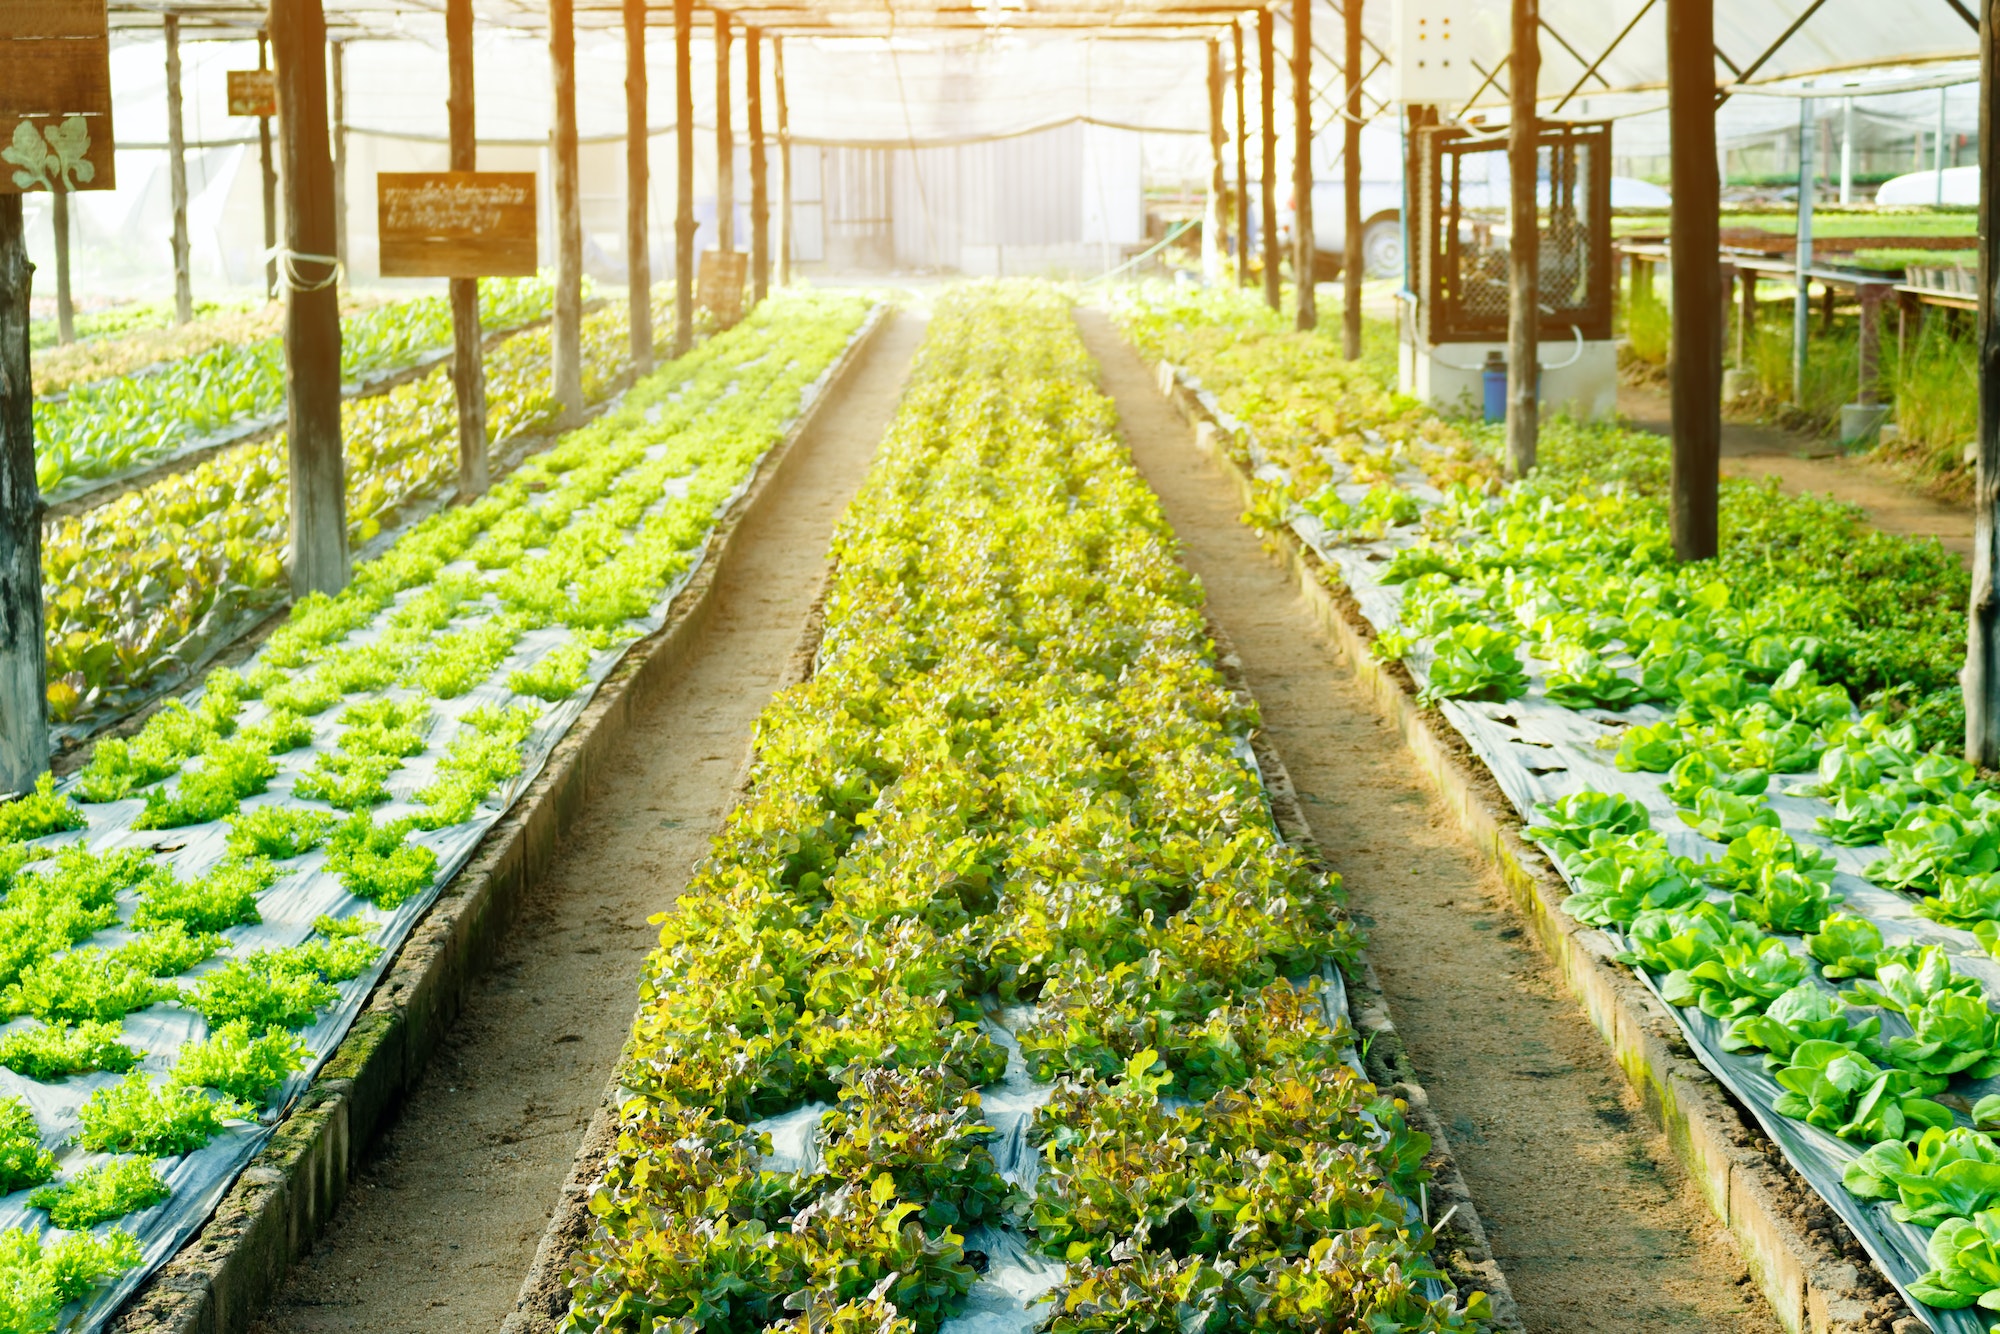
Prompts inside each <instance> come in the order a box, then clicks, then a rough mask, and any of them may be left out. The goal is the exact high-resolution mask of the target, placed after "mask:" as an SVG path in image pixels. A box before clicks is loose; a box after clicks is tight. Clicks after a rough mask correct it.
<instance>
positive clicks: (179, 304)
mask: <svg viewBox="0 0 2000 1334" xmlns="http://www.w3.org/2000/svg"><path fill="white" fill-rule="evenodd" d="M165 28H166V36H167V193H168V197H169V199H170V201H171V203H172V206H173V210H174V323H175V324H186V323H187V322H188V321H189V320H191V319H193V318H194V289H193V288H192V287H191V286H190V285H189V283H188V176H187V142H186V140H185V139H183V138H182V136H181V21H180V18H179V17H178V16H177V15H173V14H169V15H167V17H166V23H165Z"/></svg>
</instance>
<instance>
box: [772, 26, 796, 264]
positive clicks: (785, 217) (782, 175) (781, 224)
mask: <svg viewBox="0 0 2000 1334" xmlns="http://www.w3.org/2000/svg"><path fill="white" fill-rule="evenodd" d="M771 91H772V92H773V93H774V94H776V96H777V99H778V286H780V287H785V286H787V285H789V284H790V283H791V281H792V120H791V111H790V107H789V106H788V105H787V104H786V102H785V39H784V38H782V37H773V38H772V39H771Z"/></svg>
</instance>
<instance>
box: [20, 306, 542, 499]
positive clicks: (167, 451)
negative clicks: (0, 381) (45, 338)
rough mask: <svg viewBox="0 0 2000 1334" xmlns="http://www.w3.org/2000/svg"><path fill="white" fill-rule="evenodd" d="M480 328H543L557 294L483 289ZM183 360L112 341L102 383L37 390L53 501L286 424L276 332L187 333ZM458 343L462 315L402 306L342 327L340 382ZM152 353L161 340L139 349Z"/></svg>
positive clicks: (43, 466)
mask: <svg viewBox="0 0 2000 1334" xmlns="http://www.w3.org/2000/svg"><path fill="white" fill-rule="evenodd" d="M479 298H480V300H479V318H480V325H481V327H483V328H486V329H507V328H512V327H514V326H517V325H521V324H526V323H529V322H531V321H534V320H538V319H541V318H542V317H544V316H545V315H547V314H548V312H549V307H550V303H551V302H552V301H553V299H554V289H553V288H552V287H551V286H550V285H549V284H548V283H546V282H542V281H539V280H535V279H528V280H505V279H503V280H496V281H489V282H485V283H482V284H480V292H479ZM187 328H188V333H187V334H186V339H187V341H188V342H189V343H190V344H191V346H190V347H189V350H188V351H187V352H186V353H185V354H184V355H179V356H169V357H166V358H155V359H154V360H153V361H152V362H151V364H145V363H142V364H140V365H129V364H121V363H123V362H125V361H127V360H128V358H125V357H120V356H118V355H117V353H118V351H119V349H120V346H121V345H120V344H119V343H117V342H113V343H109V344H107V345H106V347H105V348H104V349H103V351H102V353H101V354H100V355H99V356H98V357H97V358H96V359H94V360H93V362H91V363H90V369H91V370H93V371H99V372H104V374H103V375H102V376H101V377H99V378H94V379H91V380H84V381H79V380H68V381H64V382H60V383H59V384H55V385H45V384H41V383H38V384H37V386H36V391H37V394H38V398H37V399H36V402H35V471H36V481H37V484H38V485H39V486H40V488H41V491H42V494H43V495H44V496H46V497H50V498H52V499H57V500H60V499H62V498H63V497H65V496H66V495H68V494H70V493H72V492H74V491H76V490H77V489H79V486H80V484H83V483H87V482H90V481H93V480H95V479H99V478H105V477H110V476H112V475H114V474H117V473H121V472H124V471H126V470H128V469H130V468H133V467H136V466H138V465H140V464H145V463H151V462H154V461H156V460H159V459H161V458H165V457H168V456H171V455H172V454H174V453H176V452H177V451H179V450H182V449H186V448H188V447H190V446H194V445H199V444H202V443H204V442H206V441H209V440H212V439H214V438H215V437H217V436H219V435H223V434H225V433H228V432H230V431H232V430H236V431H241V430H243V429H245V428H246V427H254V426H256V425H259V424H261V423H263V422H267V421H269V420H271V419H273V418H274V417H276V416H278V415H281V414H282V413H283V411H284V406H285V349H284V339H283V338H282V337H281V336H280V335H278V334H277V333H268V334H265V335H263V336H261V337H257V338H253V339H250V340H247V341H243V342H213V341H211V340H210V338H209V334H210V333H211V331H210V330H208V329H204V328H202V327H201V326H196V325H191V326H187ZM450 345H451V306H450V303H449V302H448V301H447V300H446V299H445V298H444V297H441V296H431V297H421V298H418V299H415V300H409V301H397V302H393V303H389V304H385V305H380V306H375V307H372V308H370V309H367V310H364V311H360V312H358V313H355V314H350V315H348V316H347V317H346V318H345V319H343V320H342V321H341V331H340V374H341V379H342V380H343V381H345V382H348V383H364V382H366V381H368V380H370V379H373V378H378V377H380V376H383V375H388V374H393V373H395V372H397V371H401V370H404V369H406V368H408V367H410V366H413V365H415V364H416V363H417V362H418V361H419V360H420V359H421V358H423V357H424V356H425V354H427V353H436V352H438V351H439V350H441V349H444V348H448V347H450ZM134 347H135V348H136V349H142V350H138V351H137V352H136V353H135V354H136V355H140V356H145V355H148V354H150V353H152V352H154V351H157V348H156V347H155V346H154V340H150V339H149V340H143V341H140V340H135V343H134Z"/></svg>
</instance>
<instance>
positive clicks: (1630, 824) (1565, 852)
mask: <svg viewBox="0 0 2000 1334" xmlns="http://www.w3.org/2000/svg"><path fill="white" fill-rule="evenodd" d="M1535 821H1536V823H1534V824H1531V825H1529V826H1528V827H1527V829H1526V830H1525V831H1523V832H1525V833H1526V834H1527V836H1528V837H1529V838H1532V839H1534V840H1535V841H1536V842H1538V843H1545V844H1547V845H1548V846H1549V847H1550V848H1551V849H1552V850H1553V851H1554V852H1555V854H1556V855H1557V856H1558V857H1560V858H1562V859H1563V862H1564V864H1565V865H1567V864H1568V860H1569V858H1570V856H1572V855H1574V853H1575V852H1576V851H1578V850H1579V849H1581V848H1584V847H1586V846H1589V845H1590V842H1591V838H1590V836H1591V834H1593V833H1594V832H1596V831H1598V830H1603V831H1604V832H1605V833H1607V834H1611V835H1614V836H1624V835H1632V834H1637V833H1640V832H1642V831H1649V830H1651V829H1652V827H1653V817H1652V816H1651V815H1649V814H1647V812H1646V808H1645V807H1644V806H1643V805H1641V804H1640V803H1638V802H1636V801H1634V800H1633V799H1632V798H1630V797H1627V796H1623V795H1621V794H1619V793H1615V792H1588V791H1586V792H1572V793H1570V794H1569V795H1568V796H1566V797H1563V798H1561V799H1559V800H1557V801H1555V802H1552V803H1549V804H1545V805H1541V806H1537V807H1535Z"/></svg>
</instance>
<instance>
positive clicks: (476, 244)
mask: <svg viewBox="0 0 2000 1334" xmlns="http://www.w3.org/2000/svg"><path fill="white" fill-rule="evenodd" d="M375 182H376V186H375V188H376V221H377V229H378V234H379V235H380V237H381V241H382V265H381V267H382V276H383V277H384V278H530V277H533V276H534V273H535V173H533V172H532V171H385V172H383V173H381V174H380V175H378V176H377V177H376V178H375Z"/></svg>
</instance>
